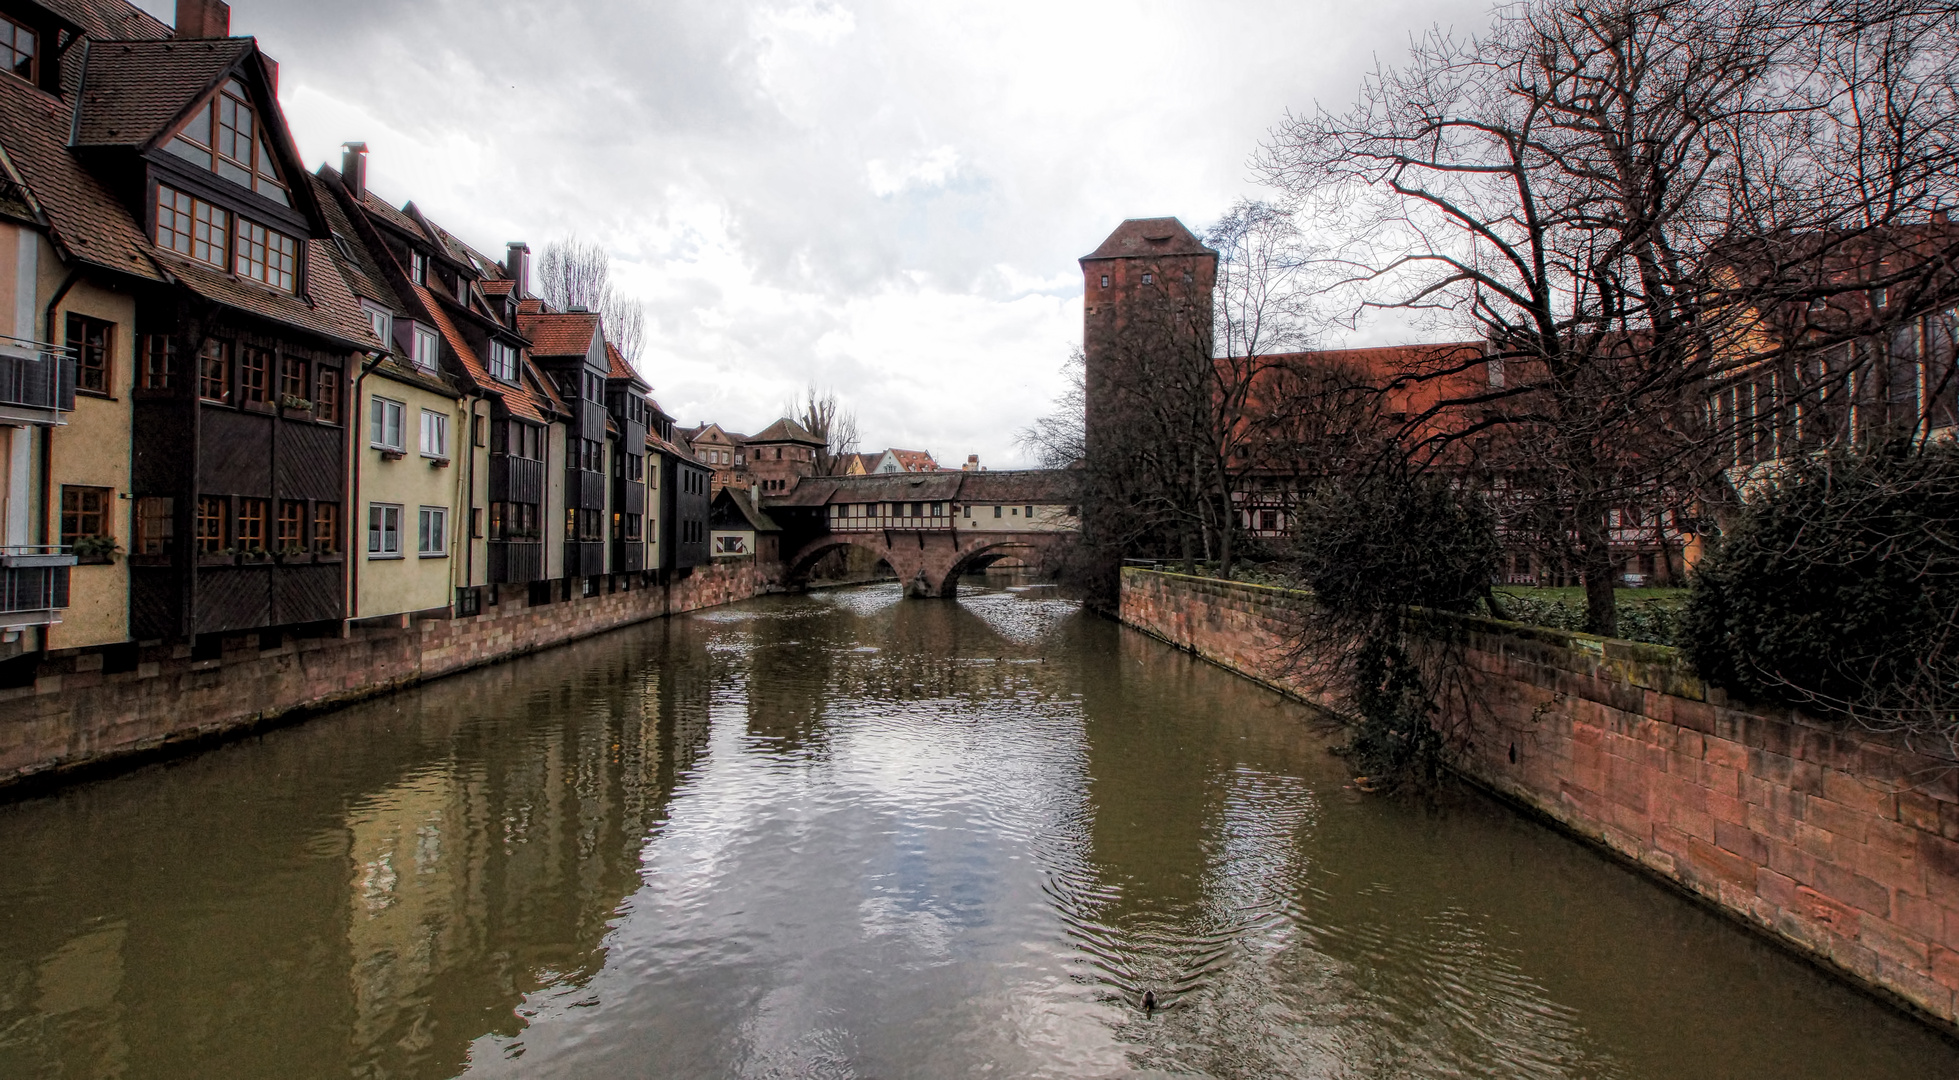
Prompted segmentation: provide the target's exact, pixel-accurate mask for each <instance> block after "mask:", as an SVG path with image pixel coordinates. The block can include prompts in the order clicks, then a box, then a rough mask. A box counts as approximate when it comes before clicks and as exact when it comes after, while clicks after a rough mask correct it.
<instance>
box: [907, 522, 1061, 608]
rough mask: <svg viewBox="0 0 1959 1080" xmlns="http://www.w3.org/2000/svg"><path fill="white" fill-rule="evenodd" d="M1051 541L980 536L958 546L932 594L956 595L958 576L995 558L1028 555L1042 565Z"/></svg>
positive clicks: (1033, 537) (1035, 536)
mask: <svg viewBox="0 0 1959 1080" xmlns="http://www.w3.org/2000/svg"><path fill="white" fill-rule="evenodd" d="M1051 546H1053V541H1052V540H1051V539H1048V538H1046V537H1043V536H1040V535H1039V534H1031V535H1030V534H1020V533H1012V534H1007V535H1003V536H987V535H981V536H976V537H974V538H972V539H971V540H969V541H967V542H966V543H963V544H961V545H959V548H958V550H957V551H956V552H955V553H954V556H953V559H952V561H951V563H950V564H949V565H948V566H946V568H945V570H944V572H943V574H942V575H941V576H940V579H939V587H938V590H937V592H936V593H935V595H938V596H944V597H951V596H956V595H958V592H959V579H960V577H961V576H963V575H965V574H967V573H968V572H970V571H973V570H978V569H981V568H983V567H984V566H986V565H988V564H990V563H993V562H995V561H997V560H999V559H1005V558H1011V557H1014V556H1019V557H1021V558H1029V557H1031V559H1032V561H1034V562H1036V563H1039V564H1045V563H1046V561H1047V550H1048V548H1049V547H1051Z"/></svg>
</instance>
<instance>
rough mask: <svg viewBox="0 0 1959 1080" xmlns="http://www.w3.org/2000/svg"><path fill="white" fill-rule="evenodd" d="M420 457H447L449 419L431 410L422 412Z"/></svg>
mask: <svg viewBox="0 0 1959 1080" xmlns="http://www.w3.org/2000/svg"><path fill="white" fill-rule="evenodd" d="M422 456H423V457H432V458H446V457H448V456H449V417H448V416H447V415H446V414H444V413H439V412H436V411H435V410H433V409H423V410H422Z"/></svg>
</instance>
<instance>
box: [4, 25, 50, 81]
mask: <svg viewBox="0 0 1959 1080" xmlns="http://www.w3.org/2000/svg"><path fill="white" fill-rule="evenodd" d="M36 44H37V43H36V40H35V37H34V31H32V30H29V29H28V28H27V27H25V26H22V25H21V24H19V23H17V22H15V21H13V20H12V19H9V18H6V17H4V16H0V61H5V62H6V65H7V70H8V71H11V72H13V73H14V74H16V75H18V76H20V77H21V78H23V79H26V80H27V81H28V82H33V81H34V79H35V76H36V75H37V74H38V71H37V69H36V68H35V66H34V57H35V54H36V53H37V52H39V51H40V50H39V49H37V48H36V47H35V46H36Z"/></svg>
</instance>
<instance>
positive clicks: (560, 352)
mask: <svg viewBox="0 0 1959 1080" xmlns="http://www.w3.org/2000/svg"><path fill="white" fill-rule="evenodd" d="M517 332H518V333H520V334H523V335H524V336H525V337H527V338H529V339H531V355H533V356H584V355H586V354H587V353H589V352H591V349H592V340H593V339H594V338H596V337H598V334H599V317H598V314H597V313H596V312H590V311H566V312H550V313H545V312H539V313H536V314H527V313H524V312H521V311H520V312H519V313H518V315H517Z"/></svg>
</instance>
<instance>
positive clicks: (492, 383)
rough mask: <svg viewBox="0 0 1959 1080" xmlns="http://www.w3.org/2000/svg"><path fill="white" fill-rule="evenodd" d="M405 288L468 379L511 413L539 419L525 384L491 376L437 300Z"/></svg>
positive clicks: (423, 291)
mask: <svg viewBox="0 0 1959 1080" xmlns="http://www.w3.org/2000/svg"><path fill="white" fill-rule="evenodd" d="M409 288H410V289H412V290H413V291H414V294H415V299H417V300H419V301H421V304H422V307H423V308H424V309H425V310H426V311H427V312H428V315H429V318H430V319H431V320H433V321H434V322H435V328H436V329H437V330H438V331H440V332H441V333H442V339H443V340H444V341H447V342H448V343H449V348H450V349H451V350H453V351H454V352H455V354H456V358H457V359H458V360H459V361H461V363H462V366H463V370H464V371H466V372H468V373H469V378H470V381H471V382H474V383H475V384H476V385H477V386H480V387H483V388H484V389H486V390H489V391H491V392H494V393H495V394H496V395H497V396H498V397H501V398H502V399H503V406H504V408H506V409H508V410H509V411H510V413H511V415H513V416H521V417H523V418H524V419H526V420H534V421H536V422H538V423H543V422H544V420H545V417H544V413H543V412H542V411H541V410H539V409H538V404H537V402H536V401H535V400H533V398H532V395H531V393H530V391H529V390H528V388H526V387H522V386H510V385H508V384H506V383H501V382H498V381H497V380H496V379H493V378H491V377H490V371H489V369H488V368H486V367H484V366H483V361H482V359H481V358H480V357H478V356H477V355H476V351H475V350H474V349H471V348H470V347H469V341H468V340H467V339H466V338H464V337H463V335H462V333H461V332H460V331H458V330H457V329H456V324H455V321H454V320H452V319H450V318H449V313H448V311H446V310H444V309H443V306H442V303H441V301H438V300H437V299H436V298H435V297H434V296H432V295H430V294H429V291H428V290H427V289H425V288H423V287H422V286H420V285H410V286H409Z"/></svg>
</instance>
